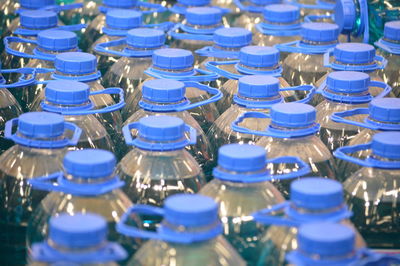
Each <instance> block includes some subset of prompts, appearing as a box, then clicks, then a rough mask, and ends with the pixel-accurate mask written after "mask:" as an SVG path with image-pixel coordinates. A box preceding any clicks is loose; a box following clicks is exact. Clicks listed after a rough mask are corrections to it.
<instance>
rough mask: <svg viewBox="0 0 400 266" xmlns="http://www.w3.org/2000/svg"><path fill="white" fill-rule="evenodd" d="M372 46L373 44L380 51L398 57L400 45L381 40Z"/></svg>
mask: <svg viewBox="0 0 400 266" xmlns="http://www.w3.org/2000/svg"><path fill="white" fill-rule="evenodd" d="M374 44H375V46H377V47H379V48H381V49H382V50H384V51H386V52H388V53H391V54H396V55H400V45H399V44H395V43H389V42H387V41H385V40H382V39H380V40H378V41H377V42H375V43H374Z"/></svg>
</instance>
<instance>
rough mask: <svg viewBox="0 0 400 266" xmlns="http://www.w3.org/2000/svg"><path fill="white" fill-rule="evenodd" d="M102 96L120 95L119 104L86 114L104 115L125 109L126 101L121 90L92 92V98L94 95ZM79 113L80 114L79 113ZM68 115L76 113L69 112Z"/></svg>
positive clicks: (112, 89)
mask: <svg viewBox="0 0 400 266" xmlns="http://www.w3.org/2000/svg"><path fill="white" fill-rule="evenodd" d="M99 94H100V95H101V94H109V95H111V94H118V95H119V102H117V103H116V104H113V105H110V106H107V107H104V108H102V109H94V110H88V111H84V112H85V114H103V113H110V112H115V111H118V110H120V109H121V108H123V107H124V106H125V99H124V91H123V90H122V89H121V88H107V89H104V90H101V91H94V92H90V96H93V95H99ZM77 113H79V111H77ZM68 114H71V115H73V114H74V112H68Z"/></svg>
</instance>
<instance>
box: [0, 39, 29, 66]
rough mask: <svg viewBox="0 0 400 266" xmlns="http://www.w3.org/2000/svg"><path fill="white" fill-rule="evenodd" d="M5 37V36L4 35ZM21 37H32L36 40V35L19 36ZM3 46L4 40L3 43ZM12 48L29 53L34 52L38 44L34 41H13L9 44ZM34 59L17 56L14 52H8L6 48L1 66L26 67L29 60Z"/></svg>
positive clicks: (2, 55)
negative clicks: (33, 42)
mask: <svg viewBox="0 0 400 266" xmlns="http://www.w3.org/2000/svg"><path fill="white" fill-rule="evenodd" d="M4 37H5V36H4ZM18 37H20V38H24V39H30V40H36V36H18ZM1 45H2V46H3V42H2V44H1ZM9 46H10V48H11V49H13V50H15V51H18V52H22V53H27V54H32V53H33V49H34V48H35V47H36V45H34V44H32V43H15V42H12V43H10V44H9ZM31 60H32V59H29V58H24V57H19V56H15V55H12V54H9V53H7V51H6V50H4V51H3V52H2V54H1V66H2V68H21V67H25V66H26V65H27V64H28V62H29V61H31Z"/></svg>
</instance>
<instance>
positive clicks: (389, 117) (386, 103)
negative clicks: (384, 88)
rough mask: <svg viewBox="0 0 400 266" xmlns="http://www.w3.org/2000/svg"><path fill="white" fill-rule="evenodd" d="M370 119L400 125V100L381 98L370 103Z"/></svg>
mask: <svg viewBox="0 0 400 266" xmlns="http://www.w3.org/2000/svg"><path fill="white" fill-rule="evenodd" d="M369 117H370V118H371V119H373V120H376V121H379V122H384V123H391V124H395V123H400V99H399V98H380V99H374V100H372V101H371V102H370V103H369Z"/></svg>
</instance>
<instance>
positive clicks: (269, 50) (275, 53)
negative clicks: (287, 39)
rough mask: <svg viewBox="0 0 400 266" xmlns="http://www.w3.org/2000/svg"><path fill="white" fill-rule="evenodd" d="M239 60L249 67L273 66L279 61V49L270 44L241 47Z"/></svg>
mask: <svg viewBox="0 0 400 266" xmlns="http://www.w3.org/2000/svg"><path fill="white" fill-rule="evenodd" d="M239 60H240V63H241V64H242V65H245V66H248V67H260V68H267V67H273V66H276V65H277V64H278V63H279V50H278V49H276V48H275V47H269V46H246V47H243V48H242V49H240V52H239Z"/></svg>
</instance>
